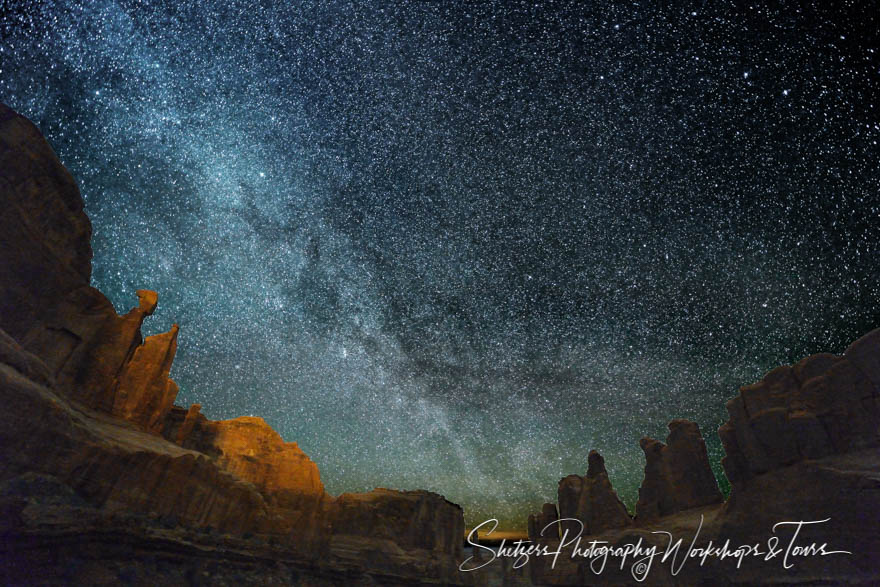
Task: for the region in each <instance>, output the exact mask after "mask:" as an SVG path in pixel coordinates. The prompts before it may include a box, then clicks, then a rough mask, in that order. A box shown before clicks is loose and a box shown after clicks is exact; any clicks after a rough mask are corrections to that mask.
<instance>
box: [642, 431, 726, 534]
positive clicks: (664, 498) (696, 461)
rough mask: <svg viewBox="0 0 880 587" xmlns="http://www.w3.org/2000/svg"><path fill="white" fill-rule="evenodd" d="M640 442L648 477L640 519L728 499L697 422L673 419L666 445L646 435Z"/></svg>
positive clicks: (652, 517)
mask: <svg viewBox="0 0 880 587" xmlns="http://www.w3.org/2000/svg"><path fill="white" fill-rule="evenodd" d="M640 444H641V447H642V450H643V451H645V478H644V480H643V481H642V486H641V487H640V488H639V501H638V503H637V504H636V521H637V522H639V523H641V522H645V521H648V520H653V519H656V518H658V517H661V516H668V515H669V514H674V513H675V512H679V511H681V510H686V509H689V508H695V507H702V506H705V505H710V504H713V503H721V502H722V501H724V497H723V496H722V495H721V491H719V489H718V482H717V481H716V480H715V475H713V474H712V467H711V465H709V455H708V453H707V452H706V443H705V442H703V437H702V435H701V434H700V428H699V426H697V424H696V422H691V421H689V420H673V421H672V422H670V423H669V436H668V437H667V438H666V444H663V443H662V442H660V441H659V440H654V439H653V438H643V439H642V441H641V443H640Z"/></svg>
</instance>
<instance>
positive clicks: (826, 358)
mask: <svg viewBox="0 0 880 587" xmlns="http://www.w3.org/2000/svg"><path fill="white" fill-rule="evenodd" d="M878 341H880V336H878V334H877V331H876V330H875V331H873V332H871V333H869V334H867V335H865V336H864V337H862V338H861V339H859V340H858V341H856V342H855V343H853V344H852V345H851V346H850V348H849V349H847V352H846V353H845V354H844V356H842V357H840V356H835V355H831V354H828V353H822V354H818V355H812V356H809V357H807V358H805V359H803V360H801V361H800V362H798V363H797V364H796V365H793V366H783V367H777V368H776V369H774V370H772V371H770V372H769V373H767V375H765V376H764V378H763V379H762V380H761V381H759V382H758V383H755V384H753V385H747V386H745V387H743V388H742V389H740V393H739V395H738V396H737V397H735V398H733V399H732V400H730V401H729V402H728V403H727V410H728V412H729V414H730V419H729V420H728V421H727V422H726V423H725V424H724V425H723V426H722V427H721V428H720V429H719V431H718V434H719V436H720V437H721V441H722V443H723V444H724V449H725V452H726V453H727V454H726V456H725V457H724V459H723V460H722V463H723V465H724V470H725V472H726V473H727V477H728V478H729V479H730V482H731V484H732V485H733V487H734V488H735V487H737V486H738V485H741V484H742V483H745V482H747V481H748V480H749V479H751V478H753V477H755V476H756V475H761V474H763V473H767V472H770V471H773V470H776V469H779V468H782V467H785V466H788V465H792V464H794V463H796V462H798V461H801V460H804V459H816V458H822V457H825V456H828V455H833V454H842V453H846V452H851V451H855V450H859V449H864V448H872V447H878V446H880V431H878V426H877V421H878V418H880V399H878V398H880V392H878V385H877V383H875V382H874V381H873V380H872V379H871V378H870V377H877V371H876V370H877V348H878V345H880V343H878ZM850 357H852V358H850Z"/></svg>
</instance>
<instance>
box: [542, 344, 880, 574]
mask: <svg viewBox="0 0 880 587" xmlns="http://www.w3.org/2000/svg"><path fill="white" fill-rule="evenodd" d="M727 407H728V411H729V413H730V419H729V420H728V421H727V422H726V423H725V424H724V425H723V426H721V428H720V429H719V431H718V432H719V436H720V437H721V440H722V443H723V445H724V448H725V451H726V456H725V457H724V459H723V460H722V463H723V465H724V469H725V472H726V473H727V476H728V478H729V479H730V482H731V493H730V497H729V498H728V500H727V501H726V502H723V503H722V496H721V494H720V493H719V491H718V487H717V484H716V482H715V480H714V478H713V477H712V474H711V469H710V466H709V460H708V456H707V454H706V448H705V444H704V442H703V439H702V437H701V435H700V431H699V428H698V427H697V425H696V424H695V423H693V422H689V421H687V420H673V421H672V422H670V424H669V430H670V432H669V436H668V438H667V440H666V444H664V443H662V442H659V441H657V440H653V439H650V438H645V439H643V440H642V442H641V446H642V449H643V450H644V452H645V478H644V480H643V482H642V485H641V488H640V490H639V501H638V504H637V506H636V511H637V516H636V518H635V520H634V523H633V524H632V525H631V526H630V525H624V524H622V523H621V524H620V526H619V527H618V528H617V529H615V527H614V526H610V525H608V524H604V526H603V524H602V523H599V524H595V526H594V527H591V528H590V529H591V530H593V531H594V532H595V530H594V528H595V527H600V528H601V530H600V531H599V534H598V535H596V536H590V540H594V539H595V540H599V541H601V542H602V543H607V544H610V545H616V546H619V547H624V546H626V545H632V544H635V543H638V542H639V541H641V542H640V543H641V544H642V545H643V546H644V547H649V546H656V547H657V548H658V549H660V550H661V552H662V550H663V549H665V548H667V547H668V546H669V544H668V543H667V542H666V539H665V538H663V537H664V536H666V534H664V533H665V532H669V533H670V534H671V535H672V536H673V537H674V538H676V539H679V538H680V539H682V540H683V541H684V542H686V543H690V542H689V541H691V540H692V539H695V538H694V537H697V538H696V543H695V546H696V547H697V548H701V547H705V546H706V545H707V543H709V541H712V543H713V544H715V545H716V546H717V545H720V544H724V543H725V542H727V541H729V544H732V545H736V546H738V545H757V546H758V547H759V548H762V549H763V550H764V555H762V556H752V557H745V558H743V560H742V561H741V562H737V561H734V562H732V563H731V561H730V559H727V560H722V559H719V558H718V557H714V556H712V557H708V558H707V562H705V563H703V564H699V565H691V566H683V567H682V569H683V570H679V571H678V572H677V573H676V574H673V573H672V571H671V566H670V565H669V564H667V565H663V564H658V563H657V561H656V560H655V562H654V565H655V567H654V568H653V569H652V570H651V575H649V577H648V580H647V581H645V582H638V581H636V580H635V579H634V578H633V576H632V575H631V574H630V568H629V567H627V566H624V568H620V567H617V568H613V569H608V568H606V569H605V570H604V571H603V573H602V574H601V576H600V575H597V574H596V573H595V571H594V570H593V569H591V567H590V566H589V562H590V561H589V560H587V561H583V560H578V559H576V558H570V557H565V558H562V559H561V562H559V564H557V565H556V566H555V567H552V568H551V566H550V565H549V564H548V563H547V561H545V560H542V559H537V560H536V561H535V562H534V563H530V566H531V569H530V573H531V574H530V576H531V579H532V581H533V582H534V583H535V584H539V585H545V584H546V585H573V584H574V585H584V584H608V585H615V584H633V585H635V584H647V585H651V584H656V585H668V584H730V583H734V584H743V585H752V584H769V583H773V584H777V583H785V584H800V583H809V584H814V583H816V584H824V583H834V584H837V583H853V584H865V585H867V584H875V583H876V582H877V581H878V580H880V537H878V535H877V532H876V529H877V528H880V476H878V474H877V472H878V471H880V450H878V447H880V409H878V408H880V329H878V330H874V331H872V332H869V333H868V334H866V335H865V336H863V337H862V338H860V339H858V340H857V341H855V342H854V343H852V344H851V345H850V346H849V348H848V349H847V350H846V351H845V352H844V353H843V355H842V356H835V355H832V354H828V353H821V354H817V355H812V356H809V357H807V358H805V359H803V360H802V361H800V362H798V363H797V364H795V365H793V366H784V367H778V368H776V369H774V370H772V371H770V372H769V373H767V374H766V375H765V376H764V378H763V379H762V380H761V381H759V382H758V383H755V384H753V385H747V386H745V387H743V388H741V389H740V391H739V394H738V395H737V396H736V397H735V398H733V399H732V400H730V401H729V402H728V404H727ZM590 454H591V464H590V469H591V470H593V469H594V466H593V462H594V460H595V463H596V466H595V470H596V471H601V472H602V473H604V466H600V464H601V459H600V457H598V454H597V453H595V451H594V452H592V453H590ZM594 455H595V456H594ZM589 477H590V474H589V473H588V475H587V478H588V479H589ZM588 479H582V478H581V477H578V476H576V475H571V476H569V477H566V478H565V479H563V480H562V481H561V482H560V492H559V515H560V517H565V516H566V515H572V514H573V515H574V516H575V517H578V518H580V519H582V520H584V521H585V525H586V526H588V527H590V523H589V522H587V518H588V517H589V515H592V514H591V512H592V511H593V508H583V507H581V505H580V504H582V503H583V501H584V500H583V495H584V494H585V487H586V486H587V481H588ZM609 487H610V485H609ZM602 495H605V496H606V497H607V496H608V495H609V494H608V492H603V493H602ZM609 501H610V505H606V506H605V510H606V515H609V514H607V512H618V511H619V509H620V508H619V507H618V504H617V503H615V501H614V500H610V499H608V500H606V502H609ZM593 507H595V506H593ZM540 518H541V515H540V514H539V515H537V516H532V517H530V518H529V523H530V529H531V528H532V524H537V521H538V520H539V519H540ZM612 519H615V520H622V518H621V517H620V516H619V515H618V514H614V515H613V517H612ZM798 521H804V522H818V523H815V524H809V525H806V526H803V527H802V528H800V529H799V530H798V533H797V537H796V538H795V532H794V527H793V526H792V525H791V524H783V526H780V527H776V524H778V523H780V522H798ZM771 538H774V539H777V540H779V544H780V545H782V549H783V551H784V550H785V548H786V547H787V546H788V545H792V546H798V547H808V546H809V545H813V547H814V548H820V546H821V545H824V546H822V548H825V550H827V551H831V550H834V551H841V552H838V553H836V554H829V555H825V556H821V555H803V554H802V555H801V556H799V557H797V558H796V559H795V558H794V557H792V558H790V559H789V560H788V561H787V563H786V564H790V565H791V566H790V567H785V566H783V564H782V563H781V562H778V561H777V559H778V558H779V557H780V556H782V555H778V556H776V557H770V558H765V557H766V555H767V548H768V541H769V540H771ZM791 552H794V549H792V551H791ZM780 560H781V559H780Z"/></svg>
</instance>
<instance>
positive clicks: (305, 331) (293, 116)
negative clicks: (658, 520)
mask: <svg viewBox="0 0 880 587" xmlns="http://www.w3.org/2000/svg"><path fill="white" fill-rule="evenodd" d="M277 4H278V6H272V5H271V3H269V2H252V1H248V2H228V3H222V2H214V3H212V2H204V1H197V2H188V1H184V2H168V3H167V4H165V3H153V2H149V1H141V2H109V1H106V0H97V1H94V2H92V1H89V2H65V1H63V0H59V1H57V2H25V3H17V2H14V1H13V2H12V3H9V2H0V7H2V10H3V12H2V15H0V35H2V36H0V100H2V101H4V102H5V103H7V104H9V105H10V106H12V107H13V108H14V109H16V110H18V111H19V112H21V113H22V114H24V115H26V116H28V117H29V118H30V119H32V120H33V121H34V122H35V123H36V124H37V125H38V126H39V127H40V129H41V130H42V131H43V132H44V134H46V136H47V138H48V139H49V141H50V142H51V143H52V144H53V146H54V147H55V149H56V151H57V152H58V154H59V156H60V158H61V160H62V161H63V162H64V163H65V165H67V166H68V168H69V169H70V170H71V172H72V173H73V174H74V176H75V177H76V178H77V180H78V182H79V185H80V188H81V190H82V194H83V197H84V199H85V202H86V210H87V212H88V214H89V215H90V217H91V219H92V222H93V224H94V237H93V247H94V250H95V258H94V272H93V284H94V285H95V286H96V287H98V288H99V289H101V290H102V291H104V292H105V293H106V294H107V295H108V297H109V298H110V299H111V300H112V301H113V303H114V305H115V306H116V308H117V310H119V311H121V312H122V311H127V310H128V309H129V308H130V307H131V306H132V305H134V303H135V302H136V298H135V295H134V291H135V290H136V289H138V288H149V289H155V290H157V291H158V292H159V294H160V297H159V301H160V302H159V310H158V311H157V313H156V316H155V317H153V318H152V319H150V321H149V325H148V326H147V330H148V333H152V332H158V331H160V330H165V329H167V328H168V327H169V326H170V325H171V323H172V322H178V323H180V325H181V334H180V349H179V352H178V357H177V359H176V361H175V365H174V369H173V372H172V376H173V377H174V378H175V379H176V380H177V381H178V382H179V383H180V386H181V393H180V396H179V397H178V402H177V403H179V404H181V405H188V404H189V403H194V402H198V403H201V404H202V405H203V412H204V413H205V414H206V415H207V416H208V417H210V418H214V419H218V418H230V417H235V416H239V415H260V416H263V417H264V418H265V419H266V420H267V421H268V422H269V423H270V424H271V425H272V426H274V427H275V428H276V429H277V430H278V431H279V432H280V433H281V434H282V435H283V436H284V438H285V439H286V440H295V441H297V442H298V443H299V444H300V446H301V447H302V448H303V449H304V450H305V451H306V453H307V454H309V455H310V456H311V458H312V459H313V460H314V461H315V462H316V463H317V464H318V466H319V467H320V470H321V475H322V478H323V480H324V482H325V484H326V486H327V488H328V490H329V491H330V492H331V493H334V494H336V493H340V492H343V491H360V490H367V489H371V488H373V487H375V486H387V487H394V488H399V489H414V488H424V489H429V490H433V491H437V492H439V493H442V494H443V495H445V496H446V497H447V498H448V499H450V500H452V501H455V502H457V503H460V504H462V506H463V507H464V508H465V515H466V518H467V521H468V523H469V524H474V523H478V522H480V521H482V520H484V519H487V518H489V517H496V518H500V519H501V520H502V521H503V524H504V525H505V526H506V527H510V528H521V527H523V526H524V522H525V517H526V516H527V514H528V512H530V511H534V510H537V509H539V507H540V504H541V503H542V502H544V501H555V488H556V481H557V480H558V479H559V478H560V477H562V476H564V475H567V474H570V473H580V474H583V473H584V471H585V469H586V456H587V452H588V451H589V450H590V449H591V448H596V449H598V450H599V451H600V452H602V453H603V455H604V456H605V457H606V461H607V465H608V469H609V474H610V476H611V479H612V482H613V483H614V484H615V486H616V487H617V488H618V490H619V491H620V493H621V495H622V496H623V497H624V499H625V501H627V502H628V503H629V505H630V506H632V505H633V502H634V500H635V496H636V492H637V487H638V484H639V482H640V480H641V476H642V468H643V465H644V461H643V456H642V454H641V451H640V449H639V447H638V440H639V439H640V438H641V437H642V436H644V435H651V436H654V437H658V438H665V425H666V422H667V421H668V420H670V419H671V418H674V417H686V418H691V419H694V420H696V421H697V422H698V423H699V424H700V425H701V427H702V429H703V432H704V434H705V435H706V438H707V443H708V446H709V450H710V454H711V456H712V458H713V459H714V460H716V461H717V460H718V459H719V458H720V456H721V449H720V445H719V442H718V440H717V436H716V434H715V430H716V429H717V427H718V426H719V425H720V424H721V423H722V422H723V421H724V420H725V419H726V413H725V409H724V402H725V401H726V400H727V399H729V398H730V397H732V396H733V395H734V394H735V393H736V390H737V388H738V387H739V386H740V385H743V384H746V383H750V382H752V381H754V380H756V379H757V378H759V377H760V376H761V375H762V374H763V373H764V372H765V371H766V370H768V369H769V368H772V367H774V366H776V365H778V364H782V363H788V362H791V361H794V360H797V359H799V358H800V357H802V356H804V355H806V354H808V353H812V352H819V351H826V350H827V351H833V352H840V351H842V350H843V349H844V348H845V346H846V344H847V343H848V342H849V341H851V340H853V339H854V338H856V337H857V336H859V335H861V334H863V333H864V332H866V331H867V330H869V329H871V328H873V327H877V326H880V285H878V284H880V260H878V259H880V195H878V194H880V165H878V162H880V157H878V155H880V148H878V141H880V92H878V90H880V44H878V40H877V36H876V31H877V30H880V22H878V17H877V16H876V12H877V11H876V10H875V7H873V6H872V3H865V4H864V6H860V5H851V6H850V7H849V8H848V9H846V10H842V9H839V8H833V9H832V8H824V5H825V4H826V3H825V2H823V1H817V2H813V3H812V4H807V3H806V2H791V3H789V4H788V5H787V6H784V7H779V6H776V4H775V3H774V5H773V6H774V7H772V8H771V7H769V6H765V5H759V4H755V5H753V6H752V7H751V8H742V9H735V8H733V7H731V6H729V5H724V4H715V5H713V4H712V3H702V2H701V3H698V4H695V5H694V7H692V8H690V7H684V5H683V4H681V3H671V4H678V6H677V7H676V8H675V9H672V8H666V9H649V8H645V7H644V6H639V5H636V4H635V3H632V4H626V5H623V4H620V5H603V6H599V5H598V4H597V3H592V4H593V6H592V7H589V8H586V7H584V6H581V4H580V3H566V2H554V3H543V2H530V3H520V2H491V3H481V4H478V5H472V4H465V3H458V2H454V3H446V4H444V3H435V2H430V3H418V2H401V3H396V2H395V3H379V2H375V3H372V4H370V3H366V4H362V3H357V2H333V1H328V2H320V3H305V5H304V6H287V4H295V3H287V2H278V3H277ZM583 4H586V3H583ZM716 472H718V473H719V475H720V474H721V473H720V467H717V468H716ZM722 482H723V479H722Z"/></svg>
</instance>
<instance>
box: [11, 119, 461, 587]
mask: <svg viewBox="0 0 880 587" xmlns="http://www.w3.org/2000/svg"><path fill="white" fill-rule="evenodd" d="M0 204H2V206H3V209H4V215H3V216H2V217H0V398H2V400H3V403H4V405H6V406H15V409H10V410H6V411H4V414H3V422H2V426H0V512H2V514H0V519H2V522H0V561H2V562H3V565H0V566H2V570H3V577H4V578H5V579H6V580H8V581H11V582H55V581H66V582H76V583H93V582H94V583H100V582H105V583H106V582H119V581H122V582H131V581H139V582H146V583H153V584H180V583H190V584H192V583H193V582H203V583H207V582H211V580H212V577H213V578H214V579H217V578H223V580H228V578H229V577H237V581H238V582H242V583H252V584H267V583H297V582H300V581H303V580H305V581H307V582H309V584H316V585H321V584H340V583H350V582H359V581H360V582H379V583H400V582H404V583H406V582H413V581H416V580H419V579H420V578H421V577H432V578H434V579H436V580H439V581H442V582H446V583H449V584H467V583H469V582H470V578H469V577H467V576H464V575H461V574H460V573H458V571H457V565H458V562H459V560H460V559H461V548H462V536H463V534H464V521H463V516H462V510H461V508H460V507H459V506H457V505H455V504H452V503H450V502H448V501H446V500H445V499H443V498H442V497H441V496H439V495H436V494H433V493H430V492H426V491H407V492H400V491H392V490H387V489H377V490H375V491H373V492H371V493H366V494H345V495H342V496H339V497H332V496H330V495H328V494H327V493H326V492H325V490H324V486H323V484H322V482H321V477H320V473H319V471H318V467H317V465H315V463H314V462H312V461H311V459H309V457H308V456H307V455H306V454H305V453H303V451H302V450H301V449H300V448H299V447H298V446H297V444H296V443H293V442H284V441H283V439H282V438H281V436H280V435H279V434H278V433H277V432H275V431H274V430H273V429H272V428H271V427H269V425H268V424H266V422H265V421H263V420H262V419H261V418H251V417H245V418H235V419H232V420H225V421H211V420H209V419H208V418H206V417H205V416H204V415H202V414H201V413H200V406H198V405H193V406H190V407H189V408H188V409H186V408H182V407H179V406H176V405H174V401H175V399H176V397H177V393H178V387H177V385H176V384H175V383H174V381H173V380H171V379H170V378H169V373H170V370H171V365H172V362H173V360H174V355H175V352H176V350H177V337H178V327H177V325H175V326H173V327H172V329H171V330H170V331H169V332H166V333H162V334H157V335H154V336H149V337H146V338H144V337H143V336H142V334H141V326H142V324H143V321H144V319H145V318H146V317H148V316H150V315H151V314H152V313H153V312H154V311H155V309H156V307H157V303H158V296H157V294H156V293H155V292H152V291H149V290H139V291H138V292H137V296H138V304H137V306H136V307H134V308H133V309H132V310H130V311H129V312H128V313H126V314H125V315H123V316H119V315H118V314H117V313H116V311H115V310H114V308H113V306H112V304H111V303H110V302H109V300H108V299H107V298H106V297H105V296H104V295H103V294H102V293H101V292H100V291H98V290H97V289H95V288H93V287H91V286H90V276H91V257H92V251H91V245H90V242H89V240H90V236H91V225H90V222H89V219H88V217H87V216H86V215H85V213H84V211H83V202H82V198H81V197H80V194H79V191H78V189H77V186H76V184H75V182H74V181H73V179H72V178H71V176H70V174H69V173H68V172H67V171H66V170H65V169H64V167H63V166H62V165H61V163H60V162H59V161H58V160H57V158H56V157H55V154H54V153H53V152H52V149H51V148H50V147H49V145H48V143H46V141H45V140H44V139H43V137H42V136H41V135H40V133H39V131H38V130H37V129H36V128H35V127H34V126H33V125H32V124H31V123H30V122H29V121H27V120H26V119H25V118H23V117H21V116H19V115H18V114H16V113H15V112H13V111H12V110H11V109H9V108H7V107H6V106H3V105H0ZM132 561H136V562H132ZM194 577H198V579H195V578H194Z"/></svg>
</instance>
